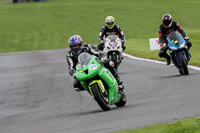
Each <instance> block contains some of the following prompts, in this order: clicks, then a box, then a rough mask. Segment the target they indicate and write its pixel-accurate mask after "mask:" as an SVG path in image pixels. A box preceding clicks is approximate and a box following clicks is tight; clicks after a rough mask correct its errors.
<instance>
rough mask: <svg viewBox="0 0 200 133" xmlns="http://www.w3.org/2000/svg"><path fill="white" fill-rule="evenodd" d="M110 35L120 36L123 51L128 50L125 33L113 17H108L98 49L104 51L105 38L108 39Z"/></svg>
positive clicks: (99, 37)
mask: <svg viewBox="0 0 200 133" xmlns="http://www.w3.org/2000/svg"><path fill="white" fill-rule="evenodd" d="M109 35H118V36H119V38H121V40H122V49H123V51H124V50H125V49H126V47H125V45H124V43H125V41H126V40H125V34H124V33H123V31H122V29H121V27H120V26H119V25H117V24H115V18H114V17H113V16H107V17H106V19H105V24H104V25H103V26H102V28H101V30H100V33H99V36H98V40H99V42H100V44H99V45H98V46H97V47H98V49H100V50H103V48H104V45H105V44H104V37H107V36H109Z"/></svg>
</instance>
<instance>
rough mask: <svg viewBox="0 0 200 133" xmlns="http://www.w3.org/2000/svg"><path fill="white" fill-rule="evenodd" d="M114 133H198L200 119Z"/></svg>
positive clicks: (199, 130)
mask: <svg viewBox="0 0 200 133" xmlns="http://www.w3.org/2000/svg"><path fill="white" fill-rule="evenodd" d="M115 133H200V118H188V119H184V120H180V121H177V122H174V123H169V124H156V125H152V126H149V127H144V128H140V129H132V130H126V131H121V132H115Z"/></svg>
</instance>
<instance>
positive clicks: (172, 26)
mask: <svg viewBox="0 0 200 133" xmlns="http://www.w3.org/2000/svg"><path fill="white" fill-rule="evenodd" d="M162 22H163V23H162V24H161V25H160V26H159V29H158V34H159V42H160V44H161V46H162V47H161V49H160V51H159V57H163V58H166V59H167V65H169V64H170V62H171V60H170V56H169V55H168V54H167V52H166V51H167V49H168V41H167V39H166V38H167V35H168V34H169V33H170V32H172V31H176V30H178V32H179V33H180V34H181V35H182V36H183V38H184V39H185V41H186V45H187V47H188V50H189V49H190V47H192V43H191V42H190V41H189V37H188V36H187V34H186V33H185V31H184V30H183V29H182V27H181V25H180V24H179V23H178V22H176V21H173V20H172V16H171V15H170V14H165V15H163V16H162Z"/></svg>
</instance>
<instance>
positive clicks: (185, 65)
mask: <svg viewBox="0 0 200 133" xmlns="http://www.w3.org/2000/svg"><path fill="white" fill-rule="evenodd" d="M178 58H179V61H180V65H181V68H182V70H183V73H184V74H185V75H188V74H189V71H188V67H187V62H186V60H185V58H184V55H183V54H178Z"/></svg>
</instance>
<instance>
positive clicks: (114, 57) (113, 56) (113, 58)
mask: <svg viewBox="0 0 200 133" xmlns="http://www.w3.org/2000/svg"><path fill="white" fill-rule="evenodd" d="M111 61H113V62H114V65H115V69H116V70H117V67H118V63H117V54H116V53H115V54H114V53H113V54H112V55H111Z"/></svg>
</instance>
